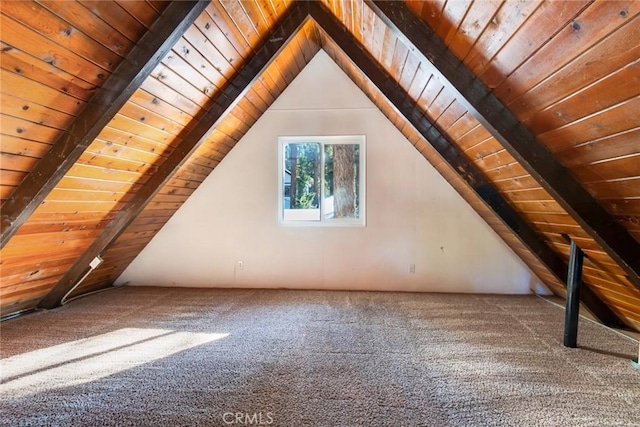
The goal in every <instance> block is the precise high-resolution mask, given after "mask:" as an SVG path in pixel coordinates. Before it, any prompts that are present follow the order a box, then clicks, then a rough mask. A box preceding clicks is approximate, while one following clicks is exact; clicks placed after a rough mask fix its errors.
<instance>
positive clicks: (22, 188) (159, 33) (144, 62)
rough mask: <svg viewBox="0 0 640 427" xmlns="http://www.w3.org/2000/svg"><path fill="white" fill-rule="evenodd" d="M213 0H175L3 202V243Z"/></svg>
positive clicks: (1, 234)
mask: <svg viewBox="0 0 640 427" xmlns="http://www.w3.org/2000/svg"><path fill="white" fill-rule="evenodd" d="M208 4H209V1H207V0H198V1H173V2H172V3H171V4H170V5H169V6H167V8H166V9H165V10H164V12H163V13H162V15H161V16H160V17H159V18H158V19H157V20H156V21H155V22H154V23H153V25H152V26H151V28H149V31H147V33H146V34H145V35H144V36H142V38H141V39H140V40H139V41H138V43H137V44H136V45H135V46H134V47H133V49H131V51H130V52H129V54H128V55H127V56H126V58H124V59H123V60H122V62H121V63H120V64H119V65H118V67H117V68H116V69H115V70H114V72H113V74H111V75H110V76H109V78H107V80H106V81H105V82H104V85H103V86H102V87H101V88H100V89H99V90H98V91H97V92H96V94H95V95H94V96H93V97H92V98H91V99H90V100H89V103H88V105H87V106H86V107H85V108H84V110H82V112H81V113H80V115H78V117H76V119H75V120H74V121H73V123H71V125H70V126H69V128H68V129H66V130H65V131H64V132H63V133H62V135H61V136H60V137H59V138H58V139H57V141H55V143H54V144H53V146H52V147H51V149H50V150H49V152H48V153H47V154H46V155H45V156H44V157H42V158H41V159H40V160H39V161H38V163H37V164H36V165H35V167H34V169H33V170H32V171H31V172H30V173H29V175H27V177H26V178H25V179H24V181H23V182H22V183H21V184H20V185H19V186H18V188H16V189H15V191H14V192H13V194H12V195H11V196H10V197H9V199H7V200H6V201H5V203H4V204H3V205H2V225H1V226H2V232H1V233H0V248H3V247H4V246H5V245H6V244H7V243H8V242H9V240H10V239H11V237H12V236H13V235H14V234H15V233H16V232H17V231H18V229H19V228H20V227H21V226H22V224H24V223H25V222H26V221H27V219H29V217H30V216H31V214H32V213H33V212H34V211H35V210H36V209H37V208H38V206H39V205H40V203H42V201H43V200H44V199H45V198H46V197H47V195H48V194H49V192H50V191H51V190H53V189H54V188H55V186H56V185H57V184H58V182H59V181H60V180H61V179H62V178H63V177H64V176H65V174H66V173H67V172H68V171H69V169H71V167H72V166H73V165H74V164H75V162H76V160H78V158H79V157H80V156H81V155H82V153H83V152H84V151H85V150H86V148H87V147H88V146H89V145H90V144H91V143H92V142H93V140H94V139H95V138H96V137H97V136H98V134H99V133H100V132H102V129H103V128H104V127H105V126H106V125H107V124H108V123H109V122H110V121H111V119H112V118H113V117H114V116H115V115H116V114H117V112H118V111H119V110H120V108H122V106H123V105H124V104H125V103H126V102H127V101H128V100H129V98H130V97H131V95H132V94H133V93H134V92H135V91H136V90H137V89H138V88H139V87H140V85H141V84H142V82H143V81H144V80H145V79H146V78H147V76H148V75H149V74H151V71H153V69H154V68H156V66H157V65H158V64H159V63H160V61H161V60H162V58H164V56H165V55H166V54H167V53H168V52H169V51H170V50H171V48H172V47H173V46H174V45H175V44H176V42H177V41H178V39H179V38H180V37H181V36H182V34H183V33H184V32H185V31H186V30H187V29H188V28H189V27H190V26H191V24H193V22H194V21H195V20H196V18H198V16H200V14H201V13H202V11H203V10H204V9H205V8H206V7H207V5H208Z"/></svg>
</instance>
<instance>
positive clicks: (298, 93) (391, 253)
mask: <svg viewBox="0 0 640 427" xmlns="http://www.w3.org/2000/svg"><path fill="white" fill-rule="evenodd" d="M341 134H365V135H366V137H367V211H366V215H367V226H366V227H364V228H362V227H360V228H344V227H338V228H329V227H288V226H284V225H281V224H279V223H278V213H277V205H278V203H277V194H278V191H277V189H278V179H277V178H278V174H277V164H278V161H277V160H278V159H277V152H278V150H277V147H278V145H277V144H278V137H279V136H285V135H292V136H295V135H341ZM237 261H242V262H243V264H244V268H243V269H241V270H240V269H238V268H237ZM411 264H414V265H415V274H411V273H410V268H409V266H410V265H411ZM125 282H129V283H130V284H132V285H167V286H204V287H261V288H271V287H273V288H314V289H359V290H365V289H366V290H402V291H439V292H491V293H528V292H529V289H535V288H538V287H539V286H541V285H540V281H539V280H538V279H537V278H536V277H535V276H534V275H533V273H532V272H531V271H530V270H529V269H528V268H527V267H526V266H525V265H524V264H523V263H522V261H521V260H520V259H519V258H518V257H517V256H516V255H515V254H514V253H513V252H512V251H511V249H510V248H509V247H508V246H506V245H505V244H504V242H502V240H501V239H500V238H499V237H498V236H497V235H496V234H495V233H494V232H493V230H491V228H489V226H488V225H487V224H486V223H485V222H484V221H483V220H482V218H480V217H479V216H478V215H477V214H476V213H475V212H474V211H473V209H472V208H471V207H470V206H469V205H468V204H467V203H466V202H465V201H464V200H463V199H462V198H461V197H460V196H459V195H458V194H457V193H456V192H455V190H453V189H452V188H451V187H450V186H449V184H448V183H447V182H446V181H445V180H444V179H443V178H442V177H441V176H440V175H439V174H438V172H437V171H436V170H435V169H434V168H433V167H432V166H431V165H430V164H429V163H428V162H427V161H426V160H425V159H424V157H422V155H420V154H419V153H418V152H417V151H416V150H415V148H414V147H413V146H412V145H411V144H410V143H409V142H408V141H407V140H406V138H404V137H403V136H402V134H400V133H399V132H398V130H397V129H396V128H395V127H394V126H393V124H391V123H390V122H389V121H388V120H387V118H386V117H385V116H384V115H383V114H382V113H381V112H380V111H379V110H378V109H377V108H376V107H375V105H374V104H372V103H371V101H369V99H368V98H367V97H366V96H365V95H364V94H363V93H362V92H361V91H360V90H359V88H358V87H357V86H355V85H354V84H353V83H352V82H351V80H350V79H349V78H348V77H347V76H346V75H345V74H344V73H343V72H342V71H341V70H340V69H339V68H338V67H337V66H336V65H335V64H334V63H333V62H332V60H331V59H330V58H329V57H328V56H327V55H326V54H325V53H324V52H323V51H320V52H319V53H318V55H316V57H315V58H314V59H313V60H312V61H311V63H310V64H309V65H308V66H307V67H306V68H305V69H304V70H303V71H302V72H301V73H300V75H299V76H298V77H297V78H296V80H295V81H294V82H292V83H291V85H290V86H289V87H288V88H287V90H286V91H285V92H284V93H283V94H282V95H281V96H280V98H279V99H278V100H277V101H276V102H275V103H274V104H273V105H272V106H271V108H270V109H269V110H268V111H267V112H265V113H264V115H263V116H262V117H261V118H260V120H258V122H257V123H256V124H255V125H254V126H253V127H252V128H251V130H250V131H249V132H247V134H246V135H245V136H244V138H242V140H241V141H240V142H239V143H238V144H237V145H236V147H235V148H234V149H233V150H232V151H231V152H230V153H229V154H228V155H227V156H226V157H225V159H224V160H223V161H222V163H221V164H220V165H219V166H218V167H217V168H216V169H215V170H214V172H213V173H212V174H211V175H210V176H209V177H208V178H207V179H206V180H205V181H204V182H203V183H202V185H201V186H200V187H199V188H198V190H196V192H194V194H193V195H192V196H191V197H190V198H189V200H188V201H187V202H186V203H185V204H184V205H183V207H182V208H181V209H180V210H179V211H178V212H177V213H176V214H175V215H174V216H173V218H172V219H171V220H170V221H169V222H168V223H167V224H166V225H165V226H164V228H163V229H162V230H161V231H160V232H159V233H158V234H157V235H156V236H155V238H154V239H153V240H152V241H151V242H150V244H149V245H148V246H147V247H146V248H145V249H144V250H143V251H142V252H141V253H140V255H139V256H138V257H137V258H136V259H135V260H134V261H133V263H132V264H131V265H130V266H129V267H128V268H127V270H126V271H125V272H124V273H123V274H122V276H121V277H120V278H119V279H118V281H117V283H118V284H119V283H125Z"/></svg>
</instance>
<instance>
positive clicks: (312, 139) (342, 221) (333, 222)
mask: <svg viewBox="0 0 640 427" xmlns="http://www.w3.org/2000/svg"><path fill="white" fill-rule="evenodd" d="M292 143H301V144H304V143H320V144H321V149H320V153H321V155H322V157H323V160H322V167H321V168H320V169H321V171H322V172H321V174H322V175H321V184H320V188H321V195H320V205H321V206H322V200H324V145H329V144H354V145H356V144H357V145H359V146H360V156H359V157H360V167H359V170H360V176H359V177H358V179H359V180H360V184H359V190H360V191H359V194H358V197H359V198H360V200H359V204H358V206H359V217H358V218H324V215H323V212H322V207H321V210H320V219H319V220H291V219H285V218H284V204H283V201H284V185H283V184H284V146H285V144H292ZM366 153H367V149H366V136H365V135H324V136H281V137H278V222H279V223H280V224H281V225H286V226H295V227H365V226H366V210H367V209H366V194H367V188H366V181H367V179H366V177H367V174H366V165H367V161H366Z"/></svg>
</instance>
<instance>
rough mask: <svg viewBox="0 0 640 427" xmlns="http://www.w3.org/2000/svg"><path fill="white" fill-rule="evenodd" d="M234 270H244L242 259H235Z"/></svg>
mask: <svg viewBox="0 0 640 427" xmlns="http://www.w3.org/2000/svg"><path fill="white" fill-rule="evenodd" d="M236 270H244V261H236Z"/></svg>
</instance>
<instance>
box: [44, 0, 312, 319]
mask: <svg viewBox="0 0 640 427" xmlns="http://www.w3.org/2000/svg"><path fill="white" fill-rule="evenodd" d="M308 18H309V15H308V9H307V4H306V3H294V4H293V5H292V6H290V8H289V10H288V11H287V12H286V13H285V15H284V16H283V18H282V19H281V20H280V22H279V23H278V24H276V25H275V26H274V30H273V31H272V32H271V33H270V34H268V35H267V37H266V38H265V39H264V41H263V44H262V46H261V47H260V48H259V49H257V50H256V51H255V53H254V54H253V56H252V57H251V59H249V60H248V61H247V62H246V63H245V65H244V66H243V68H242V69H241V70H239V71H238V72H237V73H236V74H235V75H234V76H233V77H232V78H231V79H230V81H229V83H228V84H227V85H226V86H225V87H224V88H223V89H222V90H221V91H220V92H219V94H218V95H217V96H216V98H215V100H214V102H213V104H212V105H211V106H210V107H209V108H208V110H207V111H206V113H205V114H204V115H203V117H202V118H201V119H200V120H199V121H198V123H197V124H196V125H195V126H194V127H193V129H192V130H190V131H189V132H188V133H187V134H186V135H185V137H184V138H183V140H182V142H181V143H180V144H179V145H178V146H177V147H176V148H175V150H174V151H172V152H171V154H170V155H169V156H168V157H167V158H166V160H165V161H164V162H163V163H162V164H161V165H160V166H159V167H158V170H157V171H156V172H155V173H154V174H153V175H152V176H151V177H150V178H149V180H148V181H147V182H146V183H145V184H144V185H143V186H142V187H141V188H140V189H139V190H138V191H137V192H136V194H135V196H134V197H133V198H132V199H131V200H130V201H129V202H128V203H127V204H126V206H125V207H123V209H122V210H120V211H119V212H118V213H117V214H116V216H115V217H114V219H113V220H111V221H110V222H109V224H108V225H107V226H106V227H105V229H104V231H103V232H102V233H101V234H100V235H99V236H98V237H97V238H96V240H95V241H94V242H93V243H92V244H91V246H89V247H88V248H87V250H86V251H85V252H84V253H83V254H82V255H80V257H78V259H77V260H76V261H75V262H74V264H73V265H72V266H71V267H70V268H69V270H67V272H66V273H65V274H64V275H63V276H62V277H61V278H60V280H59V281H58V282H57V283H56V285H55V286H54V287H53V289H52V290H51V291H50V292H49V293H48V294H47V295H46V296H45V297H44V298H43V299H42V301H40V304H39V305H38V306H39V307H40V308H47V309H51V308H54V307H57V306H58V305H60V302H61V300H62V298H63V297H64V296H65V295H66V294H67V292H69V291H70V290H71V289H73V287H74V286H75V285H76V283H78V281H79V280H80V279H81V278H82V277H83V276H84V275H85V274H86V273H87V272H88V271H89V264H90V263H91V262H92V260H93V259H94V258H95V257H96V256H98V255H102V254H104V253H105V251H106V250H107V249H108V248H109V247H110V246H111V245H112V244H113V243H114V242H115V241H116V239H117V238H118V237H119V236H120V235H121V234H122V233H123V232H124V231H125V230H126V228H127V226H128V225H129V224H131V222H133V220H134V219H135V218H136V217H137V216H138V214H140V212H142V210H143V209H144V208H145V206H147V204H148V203H149V202H150V201H151V200H152V199H153V197H154V196H155V195H156V194H157V193H158V191H160V189H161V188H162V187H163V186H164V184H165V183H167V182H168V181H169V180H170V179H171V178H172V177H173V175H174V174H175V173H176V172H177V171H178V170H179V169H180V167H181V166H182V165H183V164H184V163H185V162H186V161H187V159H188V158H189V157H190V156H191V154H193V152H194V151H195V150H196V149H197V148H198V147H199V146H200V145H201V144H202V143H203V142H204V141H205V140H206V139H207V137H208V136H209V134H210V133H211V132H213V130H214V129H215V128H216V126H217V125H218V124H219V123H220V122H221V121H222V120H223V119H224V118H225V116H226V114H227V113H228V112H229V111H231V110H232V109H233V107H235V105H236V104H237V103H238V102H239V101H240V99H242V97H243V96H244V95H245V94H246V92H247V91H248V90H249V89H250V88H251V86H252V85H253V83H254V82H255V81H256V80H257V79H258V78H259V77H260V76H261V75H262V73H263V72H264V70H266V69H267V67H268V66H269V65H270V64H271V63H272V62H273V61H274V60H275V58H276V57H277V56H278V54H279V53H280V52H281V50H282V49H283V48H284V47H285V46H286V45H287V44H288V43H289V41H290V40H291V39H292V38H293V37H294V36H295V34H296V33H297V32H298V30H299V29H300V28H302V26H303V25H304V23H305V22H306V21H307V19H308Z"/></svg>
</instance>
